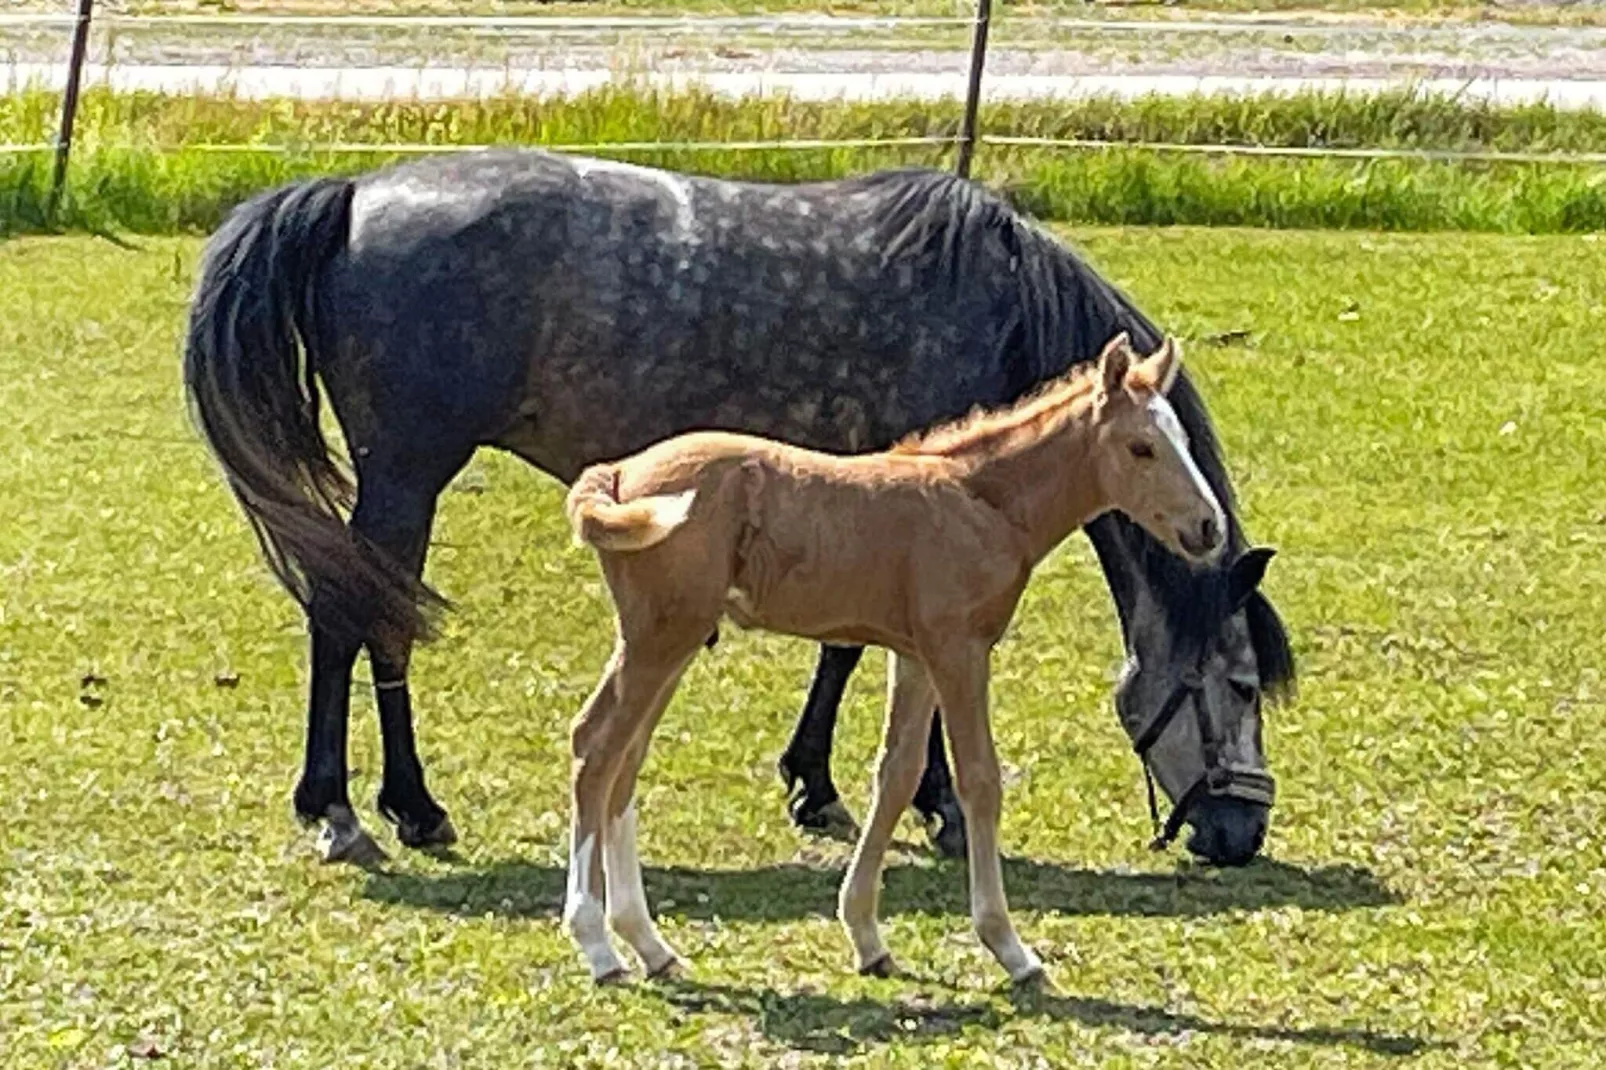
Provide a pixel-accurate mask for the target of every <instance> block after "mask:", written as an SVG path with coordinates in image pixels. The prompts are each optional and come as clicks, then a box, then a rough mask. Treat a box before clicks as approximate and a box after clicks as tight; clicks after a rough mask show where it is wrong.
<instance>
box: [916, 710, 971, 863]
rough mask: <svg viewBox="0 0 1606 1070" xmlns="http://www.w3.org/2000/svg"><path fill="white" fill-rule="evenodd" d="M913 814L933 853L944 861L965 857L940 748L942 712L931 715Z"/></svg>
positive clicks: (961, 822) (959, 814) (960, 820)
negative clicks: (919, 821)
mask: <svg viewBox="0 0 1606 1070" xmlns="http://www.w3.org/2000/svg"><path fill="white" fill-rule="evenodd" d="M914 807H915V810H916V811H917V812H918V813H919V814H920V816H921V818H922V819H923V820H924V821H925V825H926V835H927V836H928V837H930V839H931V845H932V846H933V847H935V848H936V849H937V853H938V854H941V855H943V856H945V857H947V858H963V857H964V856H965V813H964V811H963V810H962V809H960V806H959V799H958V798H957V797H956V796H955V795H954V782H953V778H952V777H951V776H950V775H949V773H948V752H947V751H946V750H945V749H944V747H943V744H942V711H941V710H937V711H935V712H934V713H933V714H932V715H931V738H930V739H928V740H927V741H926V769H925V772H923V773H922V774H920V787H919V788H918V789H916V791H915V800H914Z"/></svg>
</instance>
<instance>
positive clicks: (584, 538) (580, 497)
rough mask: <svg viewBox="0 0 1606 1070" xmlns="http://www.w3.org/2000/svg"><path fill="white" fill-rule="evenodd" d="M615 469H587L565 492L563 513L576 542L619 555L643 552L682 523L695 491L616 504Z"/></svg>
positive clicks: (606, 466) (663, 538) (670, 533)
mask: <svg viewBox="0 0 1606 1070" xmlns="http://www.w3.org/2000/svg"><path fill="white" fill-rule="evenodd" d="M617 471H618V470H617V469H616V468H614V467H613V466H612V465H593V466H592V467H590V468H587V469H586V470H585V471H584V472H582V473H580V478H579V479H577V480H575V481H574V486H573V487H571V488H569V497H568V499H567V500H566V501H565V502H564V504H563V511H564V514H565V515H566V516H567V517H568V518H569V528H570V530H572V531H573V532H574V541H575V542H576V543H579V544H581V545H584V546H591V547H595V548H596V549H598V550H613V551H616V552H621V553H629V552H631V551H634V550H645V549H647V548H648V547H652V546H657V545H658V544H659V543H661V542H663V541H664V540H665V539H667V538H669V536H670V535H672V534H673V533H674V531H675V529H676V528H678V527H680V526H681V525H682V524H684V523H685V522H686V517H687V515H689V514H690V512H691V505H692V500H693V499H695V498H696V497H697V492H696V491H695V490H687V491H682V492H681V493H679V494H660V495H655V496H653V497H647V498H637V499H635V500H634V501H628V502H621V501H620V500H619V499H618V497H617V496H616V494H615V490H614V487H615V480H616V479H617Z"/></svg>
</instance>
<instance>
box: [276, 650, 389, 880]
mask: <svg viewBox="0 0 1606 1070" xmlns="http://www.w3.org/2000/svg"><path fill="white" fill-rule="evenodd" d="M309 632H310V634H311V640H312V656H311V659H310V660H311V663H312V682H311V686H310V687H309V690H308V695H307V750H306V761H305V764H304V765H303V767H302V771H301V780H300V782H299V783H297V784H296V789H295V796H294V800H295V808H296V814H297V815H298V816H299V817H300V818H301V820H302V821H304V822H306V823H308V824H315V823H317V822H320V821H321V822H324V829H323V833H322V836H321V837H320V849H321V850H322V853H323V857H324V861H326V862H351V863H355V864H357V865H361V866H369V865H375V864H377V863H379V862H381V861H383V860H384V857H385V852H384V851H382V850H380V847H379V845H378V844H377V843H375V842H374V840H373V837H371V836H369V835H368V833H367V832H365V831H364V830H363V827H362V822H360V821H358V820H357V814H356V812H355V811H354V810H352V808H351V798H350V796H349V794H348V792H347V788H346V781H347V779H348V777H347V769H346V728H347V722H348V721H349V719H350V715H351V669H352V665H353V664H354V663H355V662H356V660H357V653H358V651H359V650H361V649H362V643H361V642H360V641H359V640H356V639H348V638H344V637H342V636H339V635H336V634H335V633H333V632H331V631H329V630H328V629H325V628H321V627H319V626H318V625H316V624H313V625H311V626H310V628H309Z"/></svg>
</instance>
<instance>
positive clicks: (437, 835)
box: [396, 814, 457, 850]
mask: <svg viewBox="0 0 1606 1070" xmlns="http://www.w3.org/2000/svg"><path fill="white" fill-rule="evenodd" d="M396 838H397V839H398V840H400V841H401V843H402V846H403V847H411V848H412V849H414V850H428V849H430V848H441V847H450V846H452V844H454V843H456V842H457V829H455V828H453V827H452V819H451V818H449V817H447V816H446V815H445V814H442V815H441V819H440V821H439V822H438V823H437V824H436V825H435V827H434V828H432V829H428V830H425V829H424V828H422V827H420V826H418V825H414V824H412V823H410V822H406V821H403V822H401V823H399V824H397V826H396Z"/></svg>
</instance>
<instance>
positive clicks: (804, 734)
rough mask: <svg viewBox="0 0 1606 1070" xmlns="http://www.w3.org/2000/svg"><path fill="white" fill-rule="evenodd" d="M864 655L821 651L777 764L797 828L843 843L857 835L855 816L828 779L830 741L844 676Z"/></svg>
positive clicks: (853, 649)
mask: <svg viewBox="0 0 1606 1070" xmlns="http://www.w3.org/2000/svg"><path fill="white" fill-rule="evenodd" d="M863 656H864V648H863V647H858V646H829V645H821V647H820V661H819V664H818V665H816V666H815V669H814V680H813V682H812V683H810V685H809V697H808V699H807V701H805V702H804V704H803V713H802V714H801V715H800V716H799V717H798V721H797V728H796V729H795V730H794V731H793V733H792V741H791V742H790V743H788V744H787V746H786V750H785V751H784V752H783V753H782V754H781V760H780V762H779V767H780V773H781V779H782V780H783V781H785V782H786V790H787V796H788V809H789V811H790V813H791V815H792V822H793V823H794V824H796V825H797V826H798V827H799V828H803V829H808V830H811V831H816V832H822V833H824V834H826V835H830V836H838V837H842V838H847V837H851V836H852V835H853V834H854V832H855V824H854V821H853V815H851V814H850V813H848V810H847V808H846V807H845V806H843V805H842V800H841V798H840V796H838V794H837V790H836V784H835V783H833V782H832V780H831V739H832V736H833V735H834V734H835V733H836V715H837V710H838V708H839V707H840V706H841V705H842V693H843V691H844V690H845V689H846V687H847V684H848V677H850V676H852V675H853V670H854V669H855V668H856V667H857V666H858V664H859V659H860V658H861V657H863Z"/></svg>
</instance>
